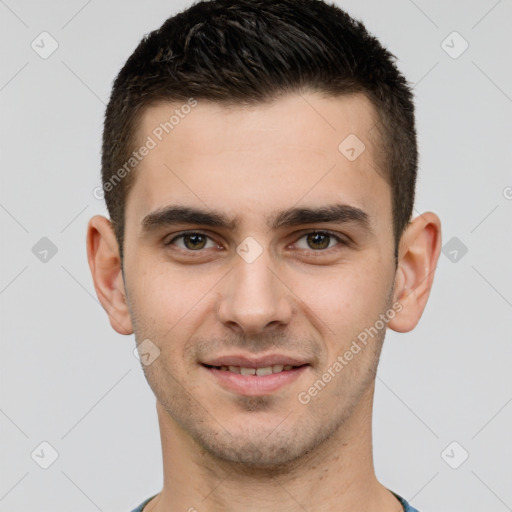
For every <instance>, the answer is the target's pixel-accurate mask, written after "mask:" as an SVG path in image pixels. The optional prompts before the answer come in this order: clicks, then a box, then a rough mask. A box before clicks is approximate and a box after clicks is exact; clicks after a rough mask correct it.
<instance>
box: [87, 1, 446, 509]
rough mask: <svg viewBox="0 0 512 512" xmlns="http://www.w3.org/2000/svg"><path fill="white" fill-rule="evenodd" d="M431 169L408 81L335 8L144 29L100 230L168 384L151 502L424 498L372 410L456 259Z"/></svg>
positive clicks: (130, 325)
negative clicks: (386, 359) (385, 359)
mask: <svg viewBox="0 0 512 512" xmlns="http://www.w3.org/2000/svg"><path fill="white" fill-rule="evenodd" d="M416 167H417V147H416V134H415V124H414V106H413V103H412V95H411V91H410V89H409V88H408V86H407V83H406V81H405V79H404V78H403V77H402V76H401V74H400V73H399V72H398V70H397V69H396V67H395V65H394V62H393V56H392V55H391V54H390V53H389V52H388V51H387V50H385V49H384V48H383V47H382V46H381V45H380V43H379V42H378V41H377V40H376V39H375V38H374V37H372V36H371V35H369V34H368V33H367V32H366V30H365V28H364V26H363V25H362V24H361V23H359V22H356V21H354V20H353V19H351V18H350V17H349V16H348V15H347V14H346V13H345V12H343V11H341V10H340V9H339V8H337V7H335V6H334V5H328V4H326V3H324V2H322V1H319V0H284V1H277V2H276V1H271V0H213V1H211V2H199V3H196V4H194V5H193V6H192V7H190V8H189V9H188V10H186V11H184V12H182V13H180V14H178V15H176V16H174V17H172V18H170V19H168V20H167V21H166V22H165V23H164V25H163V26H162V27H161V28H160V29H159V30H156V31H154V32H152V33H151V34H149V36H147V37H145V38H144V39H143V41H142V42H141V43H140V45H139V46H138V48H137V49H136V50H135V52H134V53H133V55H132V56H131V57H130V58H129V59H128V61H127V62H126V64H125V66H124V67H123V69H122V70H121V72H120V73H119V75H118V77H117V79H116V81H115V83H114V86H113V92H112V96H111V99H110V102H109V105H108V108H107V112H106V118H105V129H104V138H103V158H102V178H103V189H104V191H105V199H106V203H107V206H108V209H109V214H110V217H111V218H110V220H109V219H106V218H105V217H102V216H95V217H93V218H92V219H91V220H90V222H89V227H88V234H87V252H88V259H89V265H90V268H91V272H92V276H93V279H94V284H95V288H96V292H97V294H98V297H99V299H100V301H101V303H102V304H103V306H104V308H105V309H106V311H107V313H108V315H109V319H110V322H111V325H112V327H113V328H114V329H115V330H116V331H117V332H119V333H121V334H127V335H128V334H132V333H135V337H136V340H137V345H138V347H139V353H140V357H141V362H142V367H143V369H144V372H145V376H146V378H147V380H148V383H149V385H150V387H151V388H152V390H153V391H154V393H155V396H156V399H157V411H158V418H159V426H160V432H161V441H162V451H163V463H164V467H163V473H164V486H163V489H162V491H161V492H160V493H159V494H158V495H156V496H154V497H151V498H150V499H147V500H146V501H145V502H144V503H142V505H140V506H139V508H137V509H136V510H137V511H140V510H144V512H164V511H165V512H175V511H187V510H188V511H198V512H213V511H233V512H238V511H245V512H250V511H258V512H261V511H278V510H279V511H290V512H296V511H303V510H310V511H313V510H314V511H322V512H334V511H336V512H354V511H365V512H399V511H403V510H405V511H409V512H410V511H414V510H415V509H414V508H412V507H411V506H410V505H409V504H408V503H407V502H406V501H405V500H404V499H403V498H402V497H401V496H400V495H399V494H398V493H395V492H393V491H391V490H390V489H388V488H386V487H385V486H384V485H383V484H381V483H380V482H379V481H378V480H377V478H376V475H375V472H374V467H373V454H372V429H371V422H372V405H373V394H374V386H375V374H376V370H377V366H378V361H379V356H380V352H381V349H382V344H383V341H384V334H385V331H386V329H387V328H388V327H389V328H391V329H393V330H395V331H398V332H407V331H410V330H412V329H413V328H414V327H415V326H416V324H417V322H418V321H419V319H420V317H421V315H422V312H423V310H424V307H425V304H426V301H427V298H428V295H429V292H430V289H431V286H432V282H433V276H434V270H435V267H436V263H437V259H438V256H439V252H440V245H441V240H440V221H439V219H438V217H437V216H436V215H435V214H433V213H431V212H427V213H423V214H422V215H420V216H419V217H416V218H415V219H413V220H411V213H412V208H413V204H414V189H415V181H416Z"/></svg>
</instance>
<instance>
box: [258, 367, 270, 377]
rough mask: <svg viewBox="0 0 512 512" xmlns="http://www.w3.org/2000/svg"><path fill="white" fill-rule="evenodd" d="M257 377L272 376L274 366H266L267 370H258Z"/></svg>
mask: <svg viewBox="0 0 512 512" xmlns="http://www.w3.org/2000/svg"><path fill="white" fill-rule="evenodd" d="M256 375H272V366H265V368H258V369H257V370H256Z"/></svg>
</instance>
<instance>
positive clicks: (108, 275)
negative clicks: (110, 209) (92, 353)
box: [87, 215, 133, 334]
mask: <svg viewBox="0 0 512 512" xmlns="http://www.w3.org/2000/svg"><path fill="white" fill-rule="evenodd" d="M87 259H88V261H89V268H90V269H91V274H92V278H93V281H94V287H95V289H96V295H97V296H98V299H99V300H100V302H101V304H102V306H103V308H104V309H105V311H106V312H107V314H108V316H109V319H110V325H112V327H113V328H114V329H115V330H116V331H117V332H118V333H119V334H132V333H133V327H132V322H131V318H130V312H129V309H128V304H127V302H126V293H125V288H124V280H123V274H122V272H121V259H120V257H119V247H118V244H117V240H116V237H115V234H114V229H113V227H112V223H111V222H110V220H108V219H107V218H105V217H103V216H101V215H95V216H94V217H93V218H92V219H91V220H90V221H89V224H88V226H87Z"/></svg>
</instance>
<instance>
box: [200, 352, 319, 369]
mask: <svg viewBox="0 0 512 512" xmlns="http://www.w3.org/2000/svg"><path fill="white" fill-rule="evenodd" d="M201 363H202V364H203V365H208V366H241V367H243V368H265V367H267V366H273V365H275V364H282V365H283V366H286V365H290V366H303V365H307V364H309V362H308V361H306V360H304V359H302V360H301V359H297V358H296V357H293V356H288V355H285V354H267V355H264V356H259V357H251V356H246V355H244V354H226V355H221V356H217V357H215V358H213V359H208V360H207V361H201Z"/></svg>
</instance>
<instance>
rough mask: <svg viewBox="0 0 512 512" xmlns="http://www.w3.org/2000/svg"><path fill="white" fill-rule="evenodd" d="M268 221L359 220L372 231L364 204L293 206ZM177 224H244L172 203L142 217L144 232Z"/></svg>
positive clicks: (226, 226) (230, 227) (228, 226)
mask: <svg viewBox="0 0 512 512" xmlns="http://www.w3.org/2000/svg"><path fill="white" fill-rule="evenodd" d="M266 221H267V226H269V228H270V229H274V230H276V229H278V228H281V227H293V226H299V225H302V224H314V223H323V222H335V223H339V224H342V223H355V224H358V225H359V226H360V227H362V228H364V229H365V230H366V231H368V232H371V231H372V230H371V226H370V219H369V216H368V214H367V213H366V212H364V211H363V210H361V209H360V208H357V207H355V206H349V205H345V204H332V205H326V206H322V207H318V208H289V209H287V210H283V211H280V212H277V213H274V214H272V215H270V216H268V217H267V219H266ZM176 224H193V225H197V226H208V227H214V228H223V229H226V230H236V229H238V227H239V225H240V219H239V218H229V217H227V216H226V215H224V214H223V213H220V212H214V211H208V210H203V209H201V208H196V207H190V206H181V205H172V206H166V207H163V208H160V209H158V210H155V211H154V212H151V213H149V214H147V215H146V216H145V217H144V218H143V219H142V232H143V233H150V232H152V231H156V230H157V229H160V228H163V227H169V226H172V225H176Z"/></svg>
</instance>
